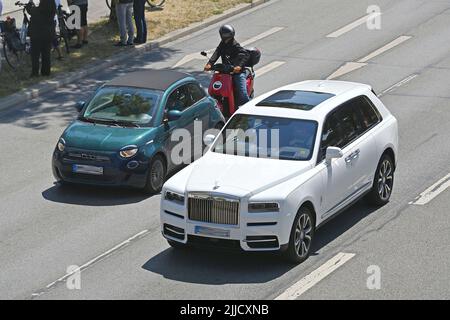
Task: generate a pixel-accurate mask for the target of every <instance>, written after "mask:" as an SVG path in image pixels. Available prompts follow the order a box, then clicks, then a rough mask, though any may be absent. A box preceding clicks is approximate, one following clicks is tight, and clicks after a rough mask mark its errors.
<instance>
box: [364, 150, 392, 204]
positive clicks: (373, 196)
mask: <svg viewBox="0 0 450 320" xmlns="http://www.w3.org/2000/svg"><path fill="white" fill-rule="evenodd" d="M393 187H394V161H393V160H392V158H391V156H389V155H388V154H383V156H382V157H381V159H380V161H379V162H378V166H377V170H376V171H375V175H374V178H373V184H372V189H371V190H370V192H369V194H368V195H367V200H368V202H369V203H370V204H372V205H374V206H378V207H380V206H384V205H385V204H386V203H388V202H389V199H390V198H391V195H392V189H393Z"/></svg>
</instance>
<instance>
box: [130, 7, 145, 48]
mask: <svg viewBox="0 0 450 320" xmlns="http://www.w3.org/2000/svg"><path fill="white" fill-rule="evenodd" d="M145 1H146V0H134V3H133V10H134V21H135V22H136V38H134V42H135V43H146V42H147V21H146V20H145Z"/></svg>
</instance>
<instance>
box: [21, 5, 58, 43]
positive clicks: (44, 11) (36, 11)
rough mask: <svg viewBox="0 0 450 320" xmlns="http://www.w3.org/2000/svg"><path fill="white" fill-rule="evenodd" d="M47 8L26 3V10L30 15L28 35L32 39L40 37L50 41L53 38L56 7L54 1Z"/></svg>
mask: <svg viewBox="0 0 450 320" xmlns="http://www.w3.org/2000/svg"><path fill="white" fill-rule="evenodd" d="M52 3H53V5H52V6H50V7H49V8H47V7H41V6H37V7H36V6H32V5H28V6H27V7H26V10H27V12H28V14H29V15H30V16H31V21H30V28H29V32H30V37H31V38H34V39H42V40H45V41H52V40H53V39H54V38H55V14H56V8H55V5H54V1H52Z"/></svg>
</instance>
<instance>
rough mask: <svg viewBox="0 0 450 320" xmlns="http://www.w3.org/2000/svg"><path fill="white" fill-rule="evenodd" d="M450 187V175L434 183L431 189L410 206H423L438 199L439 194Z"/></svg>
mask: <svg viewBox="0 0 450 320" xmlns="http://www.w3.org/2000/svg"><path fill="white" fill-rule="evenodd" d="M448 187H450V173H449V174H447V175H446V176H445V177H443V178H442V179H440V180H439V181H437V182H436V183H434V184H433V185H432V186H431V187H429V188H428V189H426V190H425V191H424V192H422V193H421V194H420V195H419V196H418V197H417V198H416V199H415V200H414V201H411V202H410V203H409V204H414V205H419V206H423V205H425V204H427V203H429V202H430V201H431V200H433V199H434V198H436V197H437V196H438V195H439V194H441V193H442V192H444V191H445V190H446V189H447V188H448Z"/></svg>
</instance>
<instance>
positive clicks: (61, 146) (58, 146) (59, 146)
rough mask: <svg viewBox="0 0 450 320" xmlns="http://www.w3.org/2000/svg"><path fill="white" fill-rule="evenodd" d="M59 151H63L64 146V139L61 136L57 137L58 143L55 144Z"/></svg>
mask: <svg viewBox="0 0 450 320" xmlns="http://www.w3.org/2000/svg"><path fill="white" fill-rule="evenodd" d="M56 147H57V148H58V150H59V151H60V152H63V151H64V149H65V148H66V141H64V139H63V138H61V139H59V141H58V144H57V146H56Z"/></svg>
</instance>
